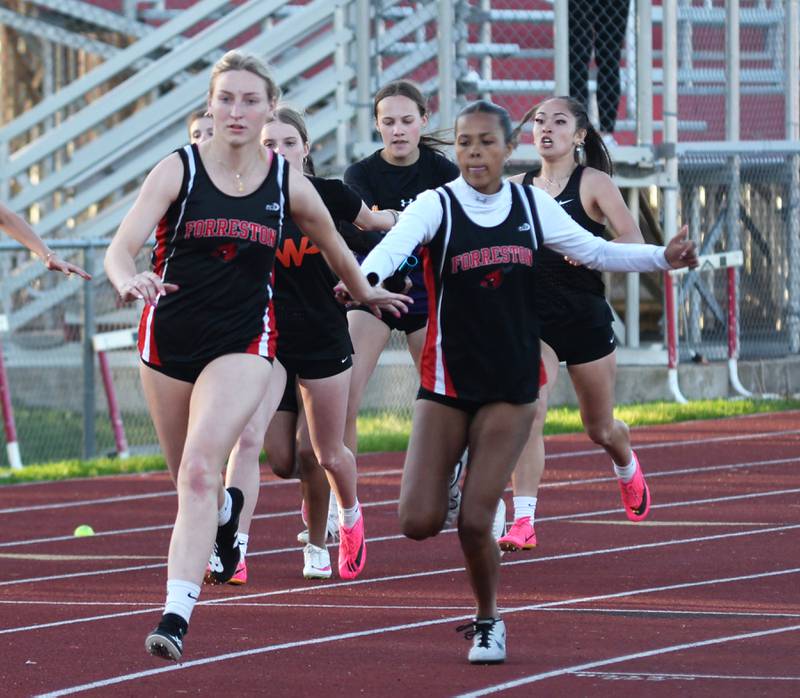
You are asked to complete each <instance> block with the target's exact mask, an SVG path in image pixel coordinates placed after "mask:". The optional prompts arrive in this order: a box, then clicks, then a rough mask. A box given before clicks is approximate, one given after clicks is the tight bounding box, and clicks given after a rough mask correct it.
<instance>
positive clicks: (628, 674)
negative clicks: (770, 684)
mask: <svg viewBox="0 0 800 698" xmlns="http://www.w3.org/2000/svg"><path fill="white" fill-rule="evenodd" d="M575 676H581V677H587V678H597V679H608V680H611V681H613V680H614V679H615V678H616V677H619V678H620V679H621V680H625V681H628V680H631V679H639V680H641V681H649V682H651V683H652V682H661V681H695V680H697V679H721V680H730V681H800V676H737V675H736V674H663V673H652V672H639V673H635V672H632V671H578V672H575Z"/></svg>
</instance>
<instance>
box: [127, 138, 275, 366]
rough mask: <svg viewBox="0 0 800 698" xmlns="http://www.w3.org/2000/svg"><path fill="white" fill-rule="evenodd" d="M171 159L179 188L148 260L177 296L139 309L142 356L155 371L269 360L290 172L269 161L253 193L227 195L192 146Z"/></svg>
mask: <svg viewBox="0 0 800 698" xmlns="http://www.w3.org/2000/svg"><path fill="white" fill-rule="evenodd" d="M176 152H177V153H178V154H179V155H180V158H181V161H182V162H183V169H184V174H183V182H182V184H181V189H180V193H179V195H178V198H177V199H176V201H175V202H173V203H172V204H171V205H170V207H169V209H168V210H167V212H166V214H165V215H164V217H163V218H162V220H161V221H160V222H159V224H158V227H157V229H156V244H155V247H154V249H153V254H152V259H151V261H152V268H153V271H154V272H155V273H156V274H158V275H159V276H160V277H161V278H162V279H163V280H164V281H165V282H168V283H174V284H177V285H178V286H179V290H178V291H176V292H174V293H171V294H169V295H167V296H162V297H161V298H159V299H158V302H157V303H156V304H155V305H152V306H145V308H144V311H143V313H142V319H141V322H140V327H139V351H140V354H141V357H142V359H144V360H145V361H147V362H149V363H152V364H154V365H156V366H160V365H164V364H167V363H173V362H174V363H196V362H202V361H210V360H212V359H214V358H216V357H218V356H222V355H223V354H228V353H240V352H244V353H251V354H258V355H261V356H267V357H272V356H274V353H275V320H274V312H273V307H272V286H271V277H272V272H273V262H274V259H275V249H276V247H277V245H278V243H279V241H280V238H281V234H282V230H283V225H284V217H285V215H286V213H287V212H288V174H289V168H288V166H287V165H286V163H285V161H284V159H283V157H281V156H279V155H272V162H271V164H270V169H269V172H268V173H267V176H266V178H265V179H264V181H263V182H262V184H261V186H260V187H259V188H258V189H256V191H254V192H253V193H252V194H248V195H247V196H230V195H228V194H225V193H224V192H222V191H220V190H219V189H217V187H216V186H215V185H214V183H213V182H212V181H211V179H210V177H209V176H208V173H207V172H206V169H205V167H204V166H203V161H202V160H201V159H200V155H199V151H198V149H197V146H196V145H192V146H185V147H184V148H182V149H180V150H178V151H176Z"/></svg>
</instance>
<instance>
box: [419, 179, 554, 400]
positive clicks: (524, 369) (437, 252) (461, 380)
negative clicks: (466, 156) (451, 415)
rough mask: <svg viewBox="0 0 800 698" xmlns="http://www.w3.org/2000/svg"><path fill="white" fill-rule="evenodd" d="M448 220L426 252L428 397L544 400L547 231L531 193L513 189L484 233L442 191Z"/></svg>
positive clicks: (424, 380) (424, 377)
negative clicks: (540, 289) (540, 301)
mask: <svg viewBox="0 0 800 698" xmlns="http://www.w3.org/2000/svg"><path fill="white" fill-rule="evenodd" d="M437 192H438V193H439V196H440V198H441V201H442V208H443V211H444V215H443V217H442V222H441V225H440V226H439V230H438V231H437V233H436V235H435V236H434V238H433V239H432V240H431V241H430V242H429V243H428V244H427V245H426V246H425V247H424V248H423V257H422V258H423V263H424V274H425V283H426V286H427V288H428V299H429V302H428V309H429V315H428V329H427V333H426V337H425V346H424V349H423V351H422V363H421V387H422V389H423V390H424V391H429V393H434V394H437V395H443V396H447V397H449V398H455V399H457V400H462V401H466V402H473V403H488V402H497V401H504V402H512V403H526V402H532V401H533V400H535V399H536V397H537V396H538V394H539V377H540V376H539V330H538V317H537V314H536V302H535V290H534V278H535V274H534V259H535V258H537V257H538V254H539V252H538V251H539V250H540V248H541V247H542V232H541V225H540V224H539V220H538V215H537V213H536V206H535V203H534V199H533V196H531V193H530V190H529V189H527V188H525V189H523V188H522V187H514V188H512V192H511V193H512V203H511V211H510V212H509V214H508V216H507V218H506V219H505V220H504V221H503V222H501V223H500V224H499V225H496V226H492V227H484V226H480V225H478V224H476V223H475V222H473V221H472V220H471V219H470V218H469V217H468V216H467V215H466V214H465V213H464V210H463V209H462V207H461V204H460V203H459V201H458V199H457V198H456V197H455V195H454V194H453V192H452V190H451V189H450V188H449V187H447V186H444V187H441V188H440V189H437Z"/></svg>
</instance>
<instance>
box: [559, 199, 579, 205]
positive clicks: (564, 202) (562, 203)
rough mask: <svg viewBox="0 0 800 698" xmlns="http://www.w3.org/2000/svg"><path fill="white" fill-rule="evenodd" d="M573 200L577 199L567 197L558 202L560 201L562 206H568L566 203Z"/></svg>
mask: <svg viewBox="0 0 800 698" xmlns="http://www.w3.org/2000/svg"><path fill="white" fill-rule="evenodd" d="M571 201H575V199H565V200H564V201H559V202H558V203H559V204H560V205H561V206H566V205H567V204H568V203H570V202H571Z"/></svg>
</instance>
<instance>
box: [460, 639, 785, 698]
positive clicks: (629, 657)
mask: <svg viewBox="0 0 800 698" xmlns="http://www.w3.org/2000/svg"><path fill="white" fill-rule="evenodd" d="M798 630H800V625H789V626H786V627H783V628H773V629H771V630H759V631H755V632H750V633H740V634H738V635H726V636H723V637H714V638H710V639H708V640H699V641H697V642H685V643H682V644H679V645H668V646H666V647H659V648H657V649H654V650H647V651H645V652H634V653H632V654H623V655H619V656H617V657H609V658H608V659H601V660H598V661H595V662H586V663H585V664H577V665H575V666H571V667H563V668H561V669H553V670H552V671H545V672H542V673H541V674H533V675H531V676H526V677H524V678H521V679H517V680H515V681H507V682H505V683H498V684H495V685H494V686H487V687H486V688H483V689H481V690H479V691H472V692H470V693H462V694H460V695H459V696H458V698H478V696H488V695H491V694H493V693H500V692H502V691H508V690H510V689H512V688H517V687H519V686H527V685H528V684H531V683H535V682H537V681H544V680H545V679H553V678H556V677H557V676H564V675H565V674H577V673H579V672H584V671H586V670H588V669H594V668H596V667H601V666H608V665H610V664H621V663H623V662H632V661H635V660H637V659H645V658H647V657H657V656H659V655H662V654H669V653H672V652H681V651H683V650H694V649H698V648H700V647H709V646H712V645H722V644H725V643H727V642H736V641H738V640H753V639H755V638H759V637H768V636H770V635H778V634H780V633H790V632H797V631H798Z"/></svg>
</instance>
